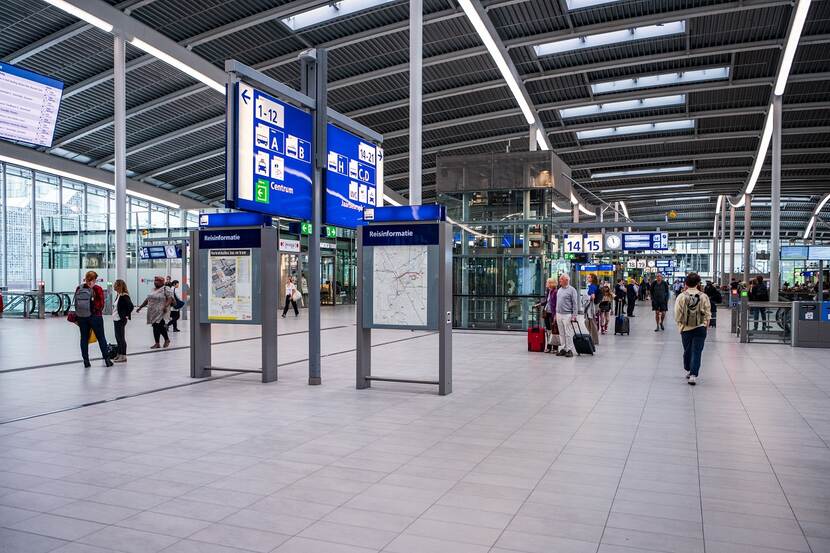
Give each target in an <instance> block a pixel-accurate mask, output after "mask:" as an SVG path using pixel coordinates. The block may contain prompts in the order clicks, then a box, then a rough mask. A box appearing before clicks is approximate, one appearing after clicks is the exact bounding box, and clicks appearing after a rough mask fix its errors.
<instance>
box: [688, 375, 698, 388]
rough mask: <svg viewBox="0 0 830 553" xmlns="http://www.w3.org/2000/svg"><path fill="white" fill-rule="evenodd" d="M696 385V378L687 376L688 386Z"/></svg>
mask: <svg viewBox="0 0 830 553" xmlns="http://www.w3.org/2000/svg"><path fill="white" fill-rule="evenodd" d="M695 384H697V377H696V376H695V375H690V376H689V386H694V385H695Z"/></svg>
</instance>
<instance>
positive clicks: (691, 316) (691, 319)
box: [683, 294, 706, 328]
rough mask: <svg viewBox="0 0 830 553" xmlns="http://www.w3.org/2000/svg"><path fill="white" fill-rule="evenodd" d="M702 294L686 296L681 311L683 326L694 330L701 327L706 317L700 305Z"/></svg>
mask: <svg viewBox="0 0 830 553" xmlns="http://www.w3.org/2000/svg"><path fill="white" fill-rule="evenodd" d="M701 296H703V294H687V295H686V305H685V307H684V310H683V326H686V327H692V328H696V327H698V326H702V325H703V323H704V322H705V319H706V316H705V315H704V314H703V306H702V305H701Z"/></svg>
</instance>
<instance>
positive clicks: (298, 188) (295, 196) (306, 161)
mask: <svg viewBox="0 0 830 553" xmlns="http://www.w3.org/2000/svg"><path fill="white" fill-rule="evenodd" d="M235 93H236V111H237V113H236V172H235V174H236V186H235V195H234V197H233V198H228V199H229V200H231V201H232V203H233V205H234V207H236V208H237V209H240V210H243V211H250V212H254V213H263V214H267V215H273V216H278V217H290V218H294V219H301V220H307V219H310V218H311V179H312V171H313V168H312V154H311V132H312V117H311V114H310V113H308V112H306V111H304V110H301V109H299V108H296V107H294V106H292V105H289V104H286V103H285V102H281V101H280V100H278V99H276V98H274V97H273V96H270V95H268V94H266V93H264V92H262V91H260V90H257V89H256V88H254V87H252V86H251V85H248V84H245V83H239V84H237V86H236V92H235Z"/></svg>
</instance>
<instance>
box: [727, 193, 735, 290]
mask: <svg viewBox="0 0 830 553" xmlns="http://www.w3.org/2000/svg"><path fill="white" fill-rule="evenodd" d="M734 276H735V206H734V205H730V206H729V280H728V281H727V284H729V283H730V282H732V277H734Z"/></svg>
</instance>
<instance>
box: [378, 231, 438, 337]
mask: <svg viewBox="0 0 830 553" xmlns="http://www.w3.org/2000/svg"><path fill="white" fill-rule="evenodd" d="M428 253H429V249H428V246H423V245H416V246H377V247H375V248H374V255H373V267H372V277H373V288H372V295H373V297H372V321H373V324H375V325H382V326H400V327H413V326H414V327H424V326H427V324H428V319H427V306H428V302H429V283H428V275H429V273H428V271H427V270H428V268H429V255H428Z"/></svg>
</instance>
